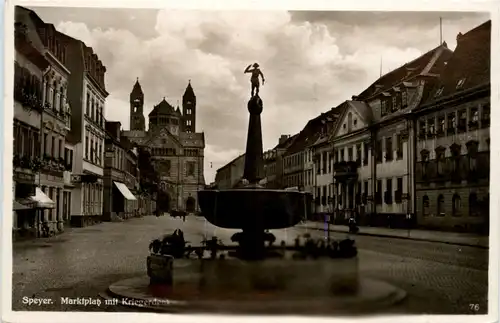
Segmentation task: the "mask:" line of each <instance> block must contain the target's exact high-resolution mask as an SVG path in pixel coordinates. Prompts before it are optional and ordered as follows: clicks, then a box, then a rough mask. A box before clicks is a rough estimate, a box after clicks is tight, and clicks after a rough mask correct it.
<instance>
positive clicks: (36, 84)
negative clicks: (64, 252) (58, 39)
mask: <svg viewBox="0 0 500 323" xmlns="http://www.w3.org/2000/svg"><path fill="white" fill-rule="evenodd" d="M14 32H15V36H14V42H15V43H14V45H15V56H14V125H13V129H14V133H13V139H14V141H13V146H12V148H13V196H14V202H13V211H14V212H15V213H14V218H13V238H14V239H17V238H19V237H37V236H40V234H41V226H40V222H41V217H40V215H41V211H38V210H41V209H43V208H45V207H48V208H54V203H53V201H51V200H50V199H49V198H48V197H47V196H45V194H44V193H43V192H42V191H41V189H40V187H37V185H38V180H37V178H36V177H38V178H39V176H37V175H38V172H39V171H40V170H41V166H42V165H41V157H42V155H41V144H40V136H41V131H40V128H41V123H42V113H43V88H42V84H43V83H42V80H43V78H44V72H45V71H46V70H47V69H48V68H49V66H50V62H49V60H48V59H47V57H46V56H45V54H44V46H43V44H42V41H41V40H40V38H39V36H38V33H37V31H36V28H35V26H34V24H33V22H32V21H31V19H30V18H29V14H27V13H26V12H25V11H23V10H18V9H16V11H15V31H14ZM44 202H45V203H44ZM46 202H49V203H46Z"/></svg>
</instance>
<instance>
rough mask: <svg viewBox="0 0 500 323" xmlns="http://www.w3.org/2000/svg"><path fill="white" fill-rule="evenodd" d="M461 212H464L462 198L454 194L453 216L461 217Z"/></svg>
mask: <svg viewBox="0 0 500 323" xmlns="http://www.w3.org/2000/svg"><path fill="white" fill-rule="evenodd" d="M461 212H462V201H461V200H460V196H459V195H458V194H453V199H452V215H453V216H460V215H461Z"/></svg>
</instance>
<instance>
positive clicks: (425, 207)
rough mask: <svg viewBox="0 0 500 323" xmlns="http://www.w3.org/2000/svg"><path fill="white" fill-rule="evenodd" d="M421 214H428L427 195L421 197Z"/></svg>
mask: <svg viewBox="0 0 500 323" xmlns="http://www.w3.org/2000/svg"><path fill="white" fill-rule="evenodd" d="M422 214H423V216H429V197H428V196H427V195H424V197H423V198H422Z"/></svg>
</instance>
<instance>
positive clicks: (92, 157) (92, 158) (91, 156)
mask: <svg viewBox="0 0 500 323" xmlns="http://www.w3.org/2000/svg"><path fill="white" fill-rule="evenodd" d="M94 153H95V152H94V140H92V139H90V161H92V162H94Z"/></svg>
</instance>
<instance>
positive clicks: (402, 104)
mask: <svg viewBox="0 0 500 323" xmlns="http://www.w3.org/2000/svg"><path fill="white" fill-rule="evenodd" d="M407 106H408V95H407V93H406V90H403V91H400V92H395V93H394V94H393V95H392V96H391V97H388V98H385V97H384V98H382V99H381V101H380V115H381V116H382V117H384V116H386V115H388V114H389V113H392V112H396V111H398V110H400V109H402V108H403V109H404V108H406V107H407Z"/></svg>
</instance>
